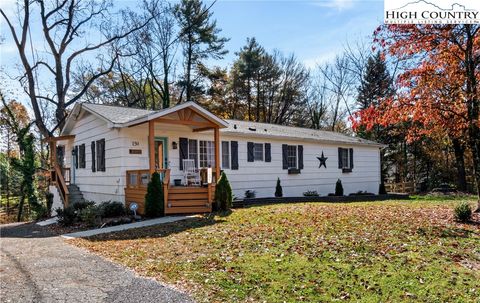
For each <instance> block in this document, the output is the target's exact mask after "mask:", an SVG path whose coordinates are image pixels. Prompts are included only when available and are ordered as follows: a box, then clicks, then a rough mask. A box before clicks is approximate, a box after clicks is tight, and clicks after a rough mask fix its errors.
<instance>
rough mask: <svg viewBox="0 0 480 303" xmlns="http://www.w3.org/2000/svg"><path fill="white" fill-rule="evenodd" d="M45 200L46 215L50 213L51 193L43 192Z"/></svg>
mask: <svg viewBox="0 0 480 303" xmlns="http://www.w3.org/2000/svg"><path fill="white" fill-rule="evenodd" d="M45 202H46V205H47V216H51V214H52V205H53V194H52V193H46V194H45Z"/></svg>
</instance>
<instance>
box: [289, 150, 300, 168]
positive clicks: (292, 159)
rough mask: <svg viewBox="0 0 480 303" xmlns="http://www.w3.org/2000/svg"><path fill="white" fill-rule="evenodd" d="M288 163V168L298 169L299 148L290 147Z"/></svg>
mask: <svg viewBox="0 0 480 303" xmlns="http://www.w3.org/2000/svg"><path fill="white" fill-rule="evenodd" d="M287 153H288V154H287V157H288V158H287V163H288V168H297V163H298V161H297V146H296V145H289V146H288V149H287Z"/></svg>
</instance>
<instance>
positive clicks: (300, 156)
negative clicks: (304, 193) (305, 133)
mask: <svg viewBox="0 0 480 303" xmlns="http://www.w3.org/2000/svg"><path fill="white" fill-rule="evenodd" d="M298 169H303V145H299V146H298Z"/></svg>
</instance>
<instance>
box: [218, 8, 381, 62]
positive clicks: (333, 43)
mask: <svg viewBox="0 0 480 303" xmlns="http://www.w3.org/2000/svg"><path fill="white" fill-rule="evenodd" d="M213 11H214V14H215V17H216V19H217V22H218V25H219V26H220V27H221V28H222V29H223V33H224V35H225V36H227V37H230V38H231V40H230V41H229V43H228V45H227V48H228V49H229V50H230V54H229V55H228V56H227V57H226V58H225V61H226V62H231V61H232V60H233V59H234V57H235V55H234V52H236V51H238V50H239V49H240V48H241V47H242V46H243V45H244V44H245V40H246V37H252V36H254V37H256V38H257V40H258V42H259V43H260V44H261V45H263V46H264V47H265V48H266V49H267V50H273V49H279V50H281V51H282V52H284V53H292V52H293V53H295V54H296V55H297V56H298V58H299V59H300V60H301V61H303V62H304V63H305V64H306V65H307V66H309V67H313V66H314V65H315V63H316V62H321V61H325V60H328V59H331V58H332V57H334V56H335V54H336V53H339V52H341V51H342V49H343V46H344V45H345V43H346V41H347V40H349V41H354V40H357V39H370V38H369V36H371V34H372V33H373V30H374V29H375V28H376V27H377V26H378V25H379V24H380V23H383V1H382V0H379V1H378V0H377V1H375V0H369V1H368V0H363V1H360V0H359V1H355V0H351V1H348V0H317V1H302V0H300V1H298V0H297V1H294V0H291V1H239V0H232V1H229V0H219V1H218V2H217V3H216V4H215V5H214V7H213Z"/></svg>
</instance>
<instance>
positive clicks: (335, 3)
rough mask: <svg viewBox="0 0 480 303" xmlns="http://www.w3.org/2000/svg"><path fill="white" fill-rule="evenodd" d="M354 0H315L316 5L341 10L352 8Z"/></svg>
mask: <svg viewBox="0 0 480 303" xmlns="http://www.w3.org/2000/svg"><path fill="white" fill-rule="evenodd" d="M353 2H354V1H353V0H315V1H313V4H314V5H315V6H320V7H327V8H333V9H336V10H339V11H342V10H346V9H350V8H352V7H353V5H354V3H353Z"/></svg>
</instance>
